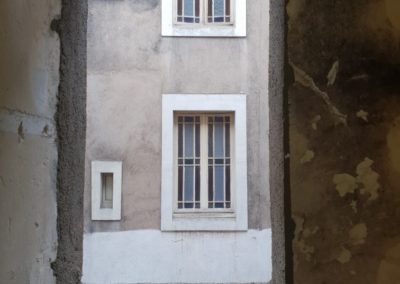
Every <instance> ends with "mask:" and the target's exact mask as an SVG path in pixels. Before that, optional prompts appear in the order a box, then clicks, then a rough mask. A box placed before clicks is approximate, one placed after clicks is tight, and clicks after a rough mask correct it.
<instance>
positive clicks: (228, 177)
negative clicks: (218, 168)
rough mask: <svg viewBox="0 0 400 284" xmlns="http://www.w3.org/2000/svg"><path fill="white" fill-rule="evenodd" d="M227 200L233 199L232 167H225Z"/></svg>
mask: <svg viewBox="0 0 400 284" xmlns="http://www.w3.org/2000/svg"><path fill="white" fill-rule="evenodd" d="M225 201H231V167H230V166H226V167H225Z"/></svg>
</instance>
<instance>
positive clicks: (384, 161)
mask: <svg viewBox="0 0 400 284" xmlns="http://www.w3.org/2000/svg"><path fill="white" fill-rule="evenodd" d="M287 12H288V53H289V60H290V64H291V67H292V70H293V73H294V75H295V76H294V82H293V83H292V85H291V86H290V89H289V101H290V148H291V149H290V151H291V153H290V158H291V194H292V212H293V219H294V221H295V223H296V231H295V237H294V240H293V249H294V261H295V267H294V270H295V271H294V278H295V283H371V284H372V283H378V284H393V283H400V272H399V271H400V226H399V225H400V209H399V208H400V150H399V145H400V81H399V78H400V49H399V46H400V45H399V44H400V2H399V1H396V0H386V1H384V0H356V1H345V0H338V1H318V0H300V1H294V0H292V1H289V4H288V6H287Z"/></svg>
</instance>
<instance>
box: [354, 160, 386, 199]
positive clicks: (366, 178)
mask: <svg viewBox="0 0 400 284" xmlns="http://www.w3.org/2000/svg"><path fill="white" fill-rule="evenodd" d="M373 163H374V161H372V160H371V159H369V158H365V159H364V161H362V162H361V163H360V164H358V166H357V170H356V172H357V174H358V176H357V182H358V183H361V184H362V185H363V186H364V187H363V188H361V191H360V192H361V194H365V193H368V194H369V195H370V197H369V200H375V199H377V198H378V189H379V187H380V185H379V183H378V179H379V174H378V173H377V172H375V171H374V170H373V169H372V168H371V166H372V164H373Z"/></svg>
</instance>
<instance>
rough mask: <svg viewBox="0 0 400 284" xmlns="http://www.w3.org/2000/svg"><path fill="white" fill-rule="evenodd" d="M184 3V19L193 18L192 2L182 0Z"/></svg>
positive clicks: (190, 0) (191, 0)
mask: <svg viewBox="0 0 400 284" xmlns="http://www.w3.org/2000/svg"><path fill="white" fill-rule="evenodd" d="M184 1H185V6H184V7H185V17H190V16H193V0H184Z"/></svg>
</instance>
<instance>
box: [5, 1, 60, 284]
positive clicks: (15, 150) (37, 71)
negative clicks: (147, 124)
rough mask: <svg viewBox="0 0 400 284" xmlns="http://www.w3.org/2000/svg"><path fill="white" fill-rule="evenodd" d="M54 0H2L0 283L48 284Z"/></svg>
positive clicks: (52, 234)
mask: <svg viewBox="0 0 400 284" xmlns="http://www.w3.org/2000/svg"><path fill="white" fill-rule="evenodd" d="M59 13H60V1H59V0H35V1H27V0H4V1H1V2H0V228H1V230H0V244H1V246H0V282H1V283H54V282H55V279H54V277H53V271H52V270H51V268H50V263H51V262H52V261H53V260H54V258H55V256H56V248H57V231H56V217H57V213H56V176H57V170H56V168H57V149H56V142H55V140H56V130H55V128H56V127H55V121H54V119H53V117H54V114H55V111H56V94H57V86H58V79H59V78H58V68H59V39H58V36H57V34H56V33H55V32H53V31H51V29H50V23H51V20H52V19H53V18H54V17H57V16H58V15H59Z"/></svg>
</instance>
